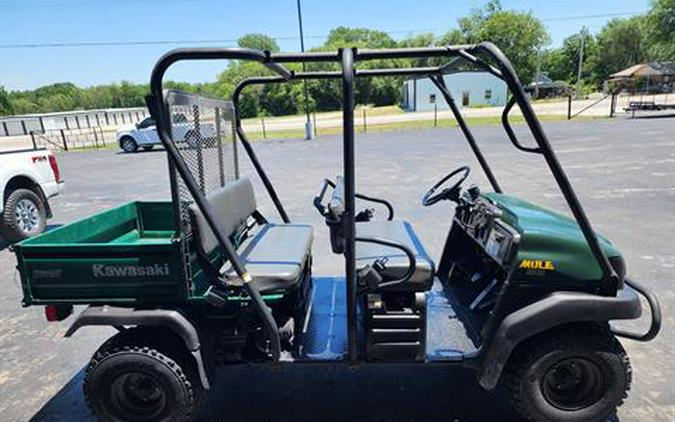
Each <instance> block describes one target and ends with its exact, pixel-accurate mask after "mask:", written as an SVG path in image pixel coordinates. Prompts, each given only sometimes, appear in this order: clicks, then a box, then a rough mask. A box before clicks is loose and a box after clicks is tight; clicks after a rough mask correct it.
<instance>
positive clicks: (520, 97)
mask: <svg viewBox="0 0 675 422" xmlns="http://www.w3.org/2000/svg"><path fill="white" fill-rule="evenodd" d="M431 57H438V58H443V57H445V58H448V59H449V61H448V63H446V64H444V65H441V66H432V67H415V68H388V69H356V68H355V63H357V62H360V61H367V60H376V59H397V58H431ZM483 57H485V58H487V59H488V60H490V61H492V62H494V63H495V64H494V65H492V64H490V62H488V61H486V60H485V59H484V58H483ZM228 59H234V60H248V61H254V62H258V63H261V64H263V65H264V66H266V67H267V68H269V69H270V70H272V71H273V72H275V73H276V74H277V76H262V77H255V78H247V79H244V80H243V81H241V82H240V83H239V85H238V86H237V87H236V89H235V91H234V93H233V98H232V101H233V103H234V109H235V129H236V133H237V136H238V137H239V140H240V141H241V143H242V145H243V146H244V149H245V150H246V153H247V154H248V156H249V158H250V160H251V162H252V164H253V166H254V168H255V170H256V172H257V173H258V175H259V177H260V178H261V180H262V182H263V184H264V186H265V188H266V190H267V193H268V194H269V196H270V198H271V199H272V202H273V203H274V205H275V207H276V209H277V211H278V213H279V215H280V217H281V219H282V220H283V221H284V222H286V223H288V222H290V219H289V217H288V214H287V213H286V211H285V209H284V207H283V205H282V203H281V201H280V199H279V197H278V195H277V193H276V190H275V189H274V186H273V185H272V182H271V181H270V179H269V177H268V176H267V174H266V172H265V170H264V169H263V168H262V165H261V164H260V162H259V160H258V158H257V156H256V154H255V151H254V150H253V148H252V146H251V144H250V142H249V141H248V138H247V137H246V134H245V132H244V130H243V128H242V125H241V116H240V113H239V107H238V106H239V98H240V94H241V92H242V90H243V89H244V88H245V87H247V86H250V85H259V84H270V83H287V82H292V81H299V80H317V79H341V80H342V112H343V163H344V169H343V177H344V196H345V198H344V199H345V201H344V202H345V213H344V219H345V222H344V240H345V249H344V257H345V270H346V271H345V272H346V274H345V275H346V283H347V310H348V311H347V312H348V315H347V323H348V330H349V334H348V351H349V360H350V361H356V360H357V342H356V325H357V320H356V317H357V315H356V301H357V280H356V263H355V242H356V241H357V239H356V236H355V198H356V193H355V169H354V167H355V157H354V84H355V79H356V78H361V77H377V76H426V77H429V78H430V79H431V80H432V82H433V83H434V84H435V85H436V86H437V87H438V88H439V90H440V91H441V93H442V95H443V97H444V99H445V101H446V102H447V103H448V106H449V107H450V110H451V111H452V113H453V115H454V117H455V119H456V120H457V122H458V124H459V127H460V129H461V131H462V133H463V134H464V136H465V137H466V139H467V142H468V143H469V146H470V147H471V149H472V151H473V153H474V155H475V156H476V158H477V160H478V162H479V164H480V166H481V168H482V170H483V172H484V173H485V175H486V176H487V178H488V181H489V182H490V185H491V186H492V188H493V189H494V191H495V192H502V190H501V187H500V186H499V184H498V182H497V179H496V177H495V176H494V174H493V172H492V169H491V168H490V166H489V164H488V162H487V160H485V157H484V156H483V154H482V152H481V150H480V148H479V146H478V144H477V142H476V140H475V138H474V136H473V134H472V133H471V131H470V130H469V128H468V126H467V124H466V121H465V120H464V118H463V117H462V115H461V112H460V110H459V108H458V107H457V105H456V104H455V102H454V99H453V98H452V95H451V94H450V91H449V90H448V89H447V86H446V85H445V82H444V80H443V78H442V75H443V74H444V73H446V72H447V71H449V70H452V69H457V65H458V64H460V63H464V64H465V63H467V62H468V63H470V64H473V65H474V66H475V67H477V68H479V69H482V70H484V71H487V72H489V73H491V74H492V75H494V76H495V77H497V78H499V79H501V80H503V81H504V82H505V83H506V85H507V87H508V89H509V91H510V93H511V97H510V99H509V101H508V103H507V106H506V107H505V109H504V111H503V114H502V123H503V125H504V128H505V130H506V133H507V136H508V138H509V140H510V141H511V143H512V144H513V145H514V146H515V147H516V148H517V149H519V150H521V151H524V152H530V153H537V154H541V155H543V157H544V159H545V161H546V163H547V165H548V167H549V169H550V171H551V173H552V174H553V177H554V178H555V181H556V183H557V184H558V187H559V188H560V190H561V192H562V194H563V196H564V198H565V200H566V202H567V205H568V206H569V208H570V210H571V212H572V215H573V216H574V218H575V219H576V221H577V223H578V224H579V227H580V228H581V231H582V233H583V235H584V237H585V239H586V241H587V243H588V245H589V247H590V249H591V252H592V253H593V256H594V257H595V259H596V261H597V262H598V265H599V266H600V268H601V270H602V273H603V276H602V279H601V281H600V284H599V289H598V293H599V294H601V295H603V296H615V295H616V293H617V289H618V285H619V281H620V280H619V279H618V276H617V274H616V272H615V271H614V269H613V267H612V265H611V264H610V262H609V260H608V258H607V256H606V255H605V253H604V251H603V250H602V248H601V247H600V243H599V241H598V238H597V236H596V234H595V232H594V231H593V228H592V226H591V223H590V221H589V220H588V218H587V216H586V213H585V212H584V210H583V208H582V206H581V204H580V202H579V199H578V198H577V195H576V193H575V192H574V189H573V188H572V185H571V183H570V181H569V179H568V178H567V175H566V174H565V172H564V171H563V169H562V166H561V165H560V162H559V161H558V159H557V157H556V155H555V153H554V151H553V148H552V147H551V144H550V142H549V140H548V138H547V137H546V135H545V134H544V131H543V128H542V126H541V124H540V123H539V120H538V119H537V117H536V115H535V113H534V110H533V109H532V106H531V105H530V103H529V100H528V98H527V96H526V94H525V90H524V89H523V86H522V84H521V83H520V80H519V79H518V76H517V75H516V72H515V70H514V68H513V65H512V64H511V62H510V61H509V60H508V59H507V58H506V56H505V55H504V54H503V53H502V52H501V50H499V48H497V47H496V46H495V45H494V44H492V43H489V42H482V43H479V44H475V45H456V46H445V47H424V48H404V49H378V50H371V49H357V48H346V49H340V50H337V51H332V52H306V53H271V52H268V51H260V50H253V49H245V48H194V49H192V48H190V49H187V48H186V49H176V50H173V51H170V52H168V53H167V54H165V55H164V56H162V57H161V58H160V59H159V61H158V62H157V64H156V65H155V67H154V69H153V71H152V76H151V79H150V92H151V94H150V96H148V98H147V103H148V107H149V109H150V113H151V114H152V116H153V117H154V118H155V121H156V122H157V128H158V133H159V137H160V140H161V141H162V143H163V144H164V146H165V148H166V150H167V154H168V156H169V161H170V166H171V167H172V168H175V170H176V171H177V172H178V174H179V175H180V176H181V178H182V179H183V180H184V182H185V185H186V187H187V188H188V190H189V191H190V193H191V195H192V196H193V198H194V200H195V203H196V204H197V206H198V207H199V208H200V210H201V211H202V213H203V215H204V217H205V219H206V221H207V223H208V224H209V226H210V227H211V229H212V230H213V232H214V234H215V236H216V238H217V239H218V241H219V243H220V245H221V247H222V249H223V252H224V254H225V255H226V256H227V257H228V258H229V259H230V261H231V263H232V266H233V268H234V270H235V271H236V273H237V274H238V275H239V277H240V278H241V279H242V280H243V281H244V285H245V286H246V288H247V290H248V292H249V294H250V295H251V297H252V299H253V301H254V303H255V305H256V307H257V309H258V311H259V312H260V314H261V317H262V318H263V323H264V324H265V328H266V331H267V332H268V334H269V335H270V338H271V339H272V349H273V358H274V359H275V360H278V359H279V341H278V340H279V338H278V330H275V328H276V324H275V323H274V319H273V318H272V315H271V313H270V311H269V308H268V307H267V306H266V305H265V304H264V302H263V300H262V298H261V296H260V293H259V292H257V291H256V290H255V288H253V287H252V286H251V284H250V283H248V281H250V279H251V278H250V276H249V274H248V273H247V272H246V267H245V265H244V264H243V262H242V260H241V259H240V257H239V256H238V255H237V253H236V252H235V249H234V247H233V245H232V243H231V242H230V240H229V239H228V237H227V235H226V234H224V233H222V232H220V230H219V227H218V224H217V222H216V221H215V218H214V215H215V214H214V213H213V211H212V210H211V208H210V204H209V203H208V202H207V201H206V199H205V196H204V195H203V193H202V192H201V191H200V189H199V185H198V184H197V182H196V181H195V180H194V177H193V176H192V175H191V173H190V171H189V169H188V167H187V166H186V164H185V162H184V161H183V160H182V158H181V157H180V154H179V152H178V149H177V148H176V146H175V144H174V143H173V141H172V140H171V129H170V116H169V113H168V105H167V103H166V102H165V99H164V97H163V91H162V89H163V85H162V81H163V78H164V75H165V73H166V71H167V69H168V68H169V67H170V66H171V65H172V64H174V63H176V62H179V61H186V60H228ZM317 62H333V63H340V64H341V71H315V72H295V71H291V70H288V69H287V68H286V67H284V64H285V63H317ZM515 105H518V107H519V108H520V111H521V112H522V115H523V117H524V119H525V122H526V123H527V126H528V128H529V129H530V131H531V133H532V135H533V137H534V140H535V141H536V144H537V146H536V147H526V146H523V145H522V144H521V143H520V142H519V141H518V139H517V138H516V135H515V133H514V132H513V129H512V128H511V125H510V123H509V112H510V111H511V110H512V109H513V107H514V106H515Z"/></svg>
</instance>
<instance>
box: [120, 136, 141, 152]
mask: <svg viewBox="0 0 675 422" xmlns="http://www.w3.org/2000/svg"><path fill="white" fill-rule="evenodd" d="M120 146H121V147H122V149H123V150H124V152H136V151H137V150H138V144H137V143H136V140H135V139H134V138H132V137H131V136H124V137H122V139H120Z"/></svg>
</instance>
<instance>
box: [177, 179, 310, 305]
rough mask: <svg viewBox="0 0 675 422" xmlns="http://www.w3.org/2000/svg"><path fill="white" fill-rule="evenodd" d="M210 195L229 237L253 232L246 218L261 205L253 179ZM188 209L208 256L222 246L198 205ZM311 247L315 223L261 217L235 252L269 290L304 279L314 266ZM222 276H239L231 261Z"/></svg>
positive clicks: (258, 283) (202, 252)
mask: <svg viewBox="0 0 675 422" xmlns="http://www.w3.org/2000/svg"><path fill="white" fill-rule="evenodd" d="M206 200H207V201H208V202H209V205H210V206H211V209H212V210H213V212H214V214H215V215H214V217H215V219H216V224H217V225H218V226H219V228H220V230H221V231H222V233H224V234H225V235H226V236H228V237H230V238H231V239H232V238H238V237H239V236H241V234H242V233H244V232H247V231H248V230H247V229H246V228H247V221H248V220H250V219H251V218H252V217H253V215H254V213H255V212H256V208H257V205H256V201H255V195H254V192H253V185H252V184H251V181H250V180H249V179H246V178H242V179H238V180H236V181H234V182H231V183H229V184H228V185H227V186H224V187H222V188H220V189H217V190H214V191H213V192H210V193H209V194H208V195H206ZM189 212H190V221H191V225H192V232H193V236H194V239H195V245H196V247H197V253H198V254H200V255H201V256H202V257H209V256H211V255H212V254H213V253H214V251H216V250H219V249H220V244H219V242H218V239H217V238H216V236H215V234H214V233H213V231H212V230H211V228H210V226H209V225H208V223H207V221H206V219H205V218H204V215H203V214H202V212H201V210H200V209H199V207H197V205H196V204H192V205H190V207H189ZM260 223H261V224H260ZM311 248H312V227H311V226H308V225H302V224H271V223H267V222H259V224H258V225H257V227H256V228H255V231H254V232H253V233H252V234H250V235H249V236H248V237H246V238H245V239H244V241H243V242H241V244H239V245H237V249H236V253H237V254H238V255H239V257H240V259H241V260H242V262H243V264H244V266H245V267H246V271H247V272H248V273H249V274H250V275H251V277H252V279H253V280H252V283H253V284H254V285H255V286H256V287H258V290H259V291H260V292H261V293H269V292H273V291H274V292H280V291H284V290H287V289H289V288H292V287H295V286H296V285H298V284H299V283H301V282H302V280H304V279H305V277H303V274H304V270H305V269H306V267H307V266H308V265H310V257H311ZM220 275H221V276H222V277H225V278H234V277H236V273H235V271H234V269H233V268H232V265H231V264H230V262H229V261H226V262H225V264H224V265H223V266H222V268H221V269H220Z"/></svg>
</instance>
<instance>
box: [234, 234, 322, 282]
mask: <svg viewBox="0 0 675 422" xmlns="http://www.w3.org/2000/svg"><path fill="white" fill-rule="evenodd" d="M312 237H313V235H312V227H311V226H308V225H304V224H264V225H263V226H261V227H260V228H259V230H258V232H257V233H256V234H255V235H254V236H251V237H249V238H248V239H246V240H245V241H244V242H242V244H241V245H240V246H239V248H237V253H238V254H239V256H240V257H241V259H242V261H243V263H244V265H245V266H246V270H247V271H248V273H249V274H250V275H251V277H252V278H253V281H252V283H254V284H255V286H256V287H257V288H258V290H259V291H260V292H262V293H270V292H273V291H278V290H285V289H289V288H291V287H294V286H295V285H296V284H298V283H299V282H300V280H301V279H302V273H303V271H304V270H305V267H306V266H307V265H309V263H308V262H307V261H308V257H309V256H310V254H311V248H312ZM221 274H223V275H224V276H225V277H226V278H230V277H236V276H237V274H236V273H235V272H234V269H233V268H232V266H231V265H230V263H229V262H227V263H225V265H224V266H223V268H222V269H221Z"/></svg>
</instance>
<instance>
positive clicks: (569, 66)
mask: <svg viewBox="0 0 675 422" xmlns="http://www.w3.org/2000/svg"><path fill="white" fill-rule="evenodd" d="M582 40H583V43H584V61H583V67H582V69H581V77H582V79H584V80H595V75H594V66H595V57H596V55H597V51H598V46H597V42H596V40H595V38H594V37H593V35H591V34H588V33H586V32H584V31H580V32H578V33H576V34H574V35H570V36H569V37H567V38H565V40H564V41H563V45H562V47H560V48H556V49H553V50H549V51H547V52H545V53H543V54H542V61H541V69H542V71H544V72H548V75H549V77H550V78H551V79H553V80H562V81H565V82H569V83H575V82H576V80H577V72H578V70H579V58H580V57H579V56H580V54H581V42H582Z"/></svg>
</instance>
